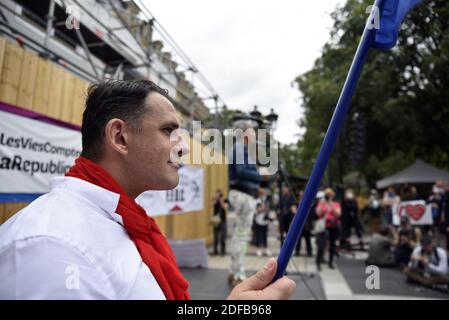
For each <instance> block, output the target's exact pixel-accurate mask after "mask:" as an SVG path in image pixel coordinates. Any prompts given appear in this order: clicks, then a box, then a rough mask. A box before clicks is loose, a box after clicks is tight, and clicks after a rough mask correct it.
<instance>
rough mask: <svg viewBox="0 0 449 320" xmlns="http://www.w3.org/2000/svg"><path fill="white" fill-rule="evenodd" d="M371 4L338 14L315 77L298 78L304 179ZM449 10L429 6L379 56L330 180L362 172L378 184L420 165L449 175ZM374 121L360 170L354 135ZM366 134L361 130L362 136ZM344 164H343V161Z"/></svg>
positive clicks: (356, 1) (361, 0) (366, 73)
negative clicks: (359, 120)
mask: <svg viewBox="0 0 449 320" xmlns="http://www.w3.org/2000/svg"><path fill="white" fill-rule="evenodd" d="M370 4H372V1H371V0H348V1H347V2H346V4H345V5H344V6H343V7H340V8H337V9H336V10H335V12H334V13H333V14H332V18H333V19H334V27H333V29H332V32H331V37H330V40H329V41H328V42H327V43H326V44H325V46H324V48H323V51H322V55H321V56H320V57H319V58H318V59H317V60H316V61H315V64H314V67H313V68H312V70H310V71H308V72H306V73H305V74H302V75H300V76H298V77H297V78H296V79H295V83H296V85H297V87H298V89H299V90H300V91H301V92H302V95H303V101H302V107H303V108H304V110H305V113H304V114H305V117H304V119H303V121H302V122H301V124H300V125H301V126H302V127H303V128H304V129H305V133H304V136H303V138H302V141H300V142H299V144H298V145H300V147H298V148H297V154H298V157H299V159H300V163H301V164H302V166H303V167H302V169H303V173H305V174H308V173H309V172H310V170H311V167H312V165H313V162H314V161H315V157H316V155H317V154H318V150H319V147H320V146H321V142H322V140H323V137H324V133H325V132H326V129H327V126H328V124H329V121H330V118H331V116H332V113H333V111H334V108H335V105H336V102H337V100H338V96H339V94H340V91H341V88H342V86H343V83H344V80H345V78H346V75H347V72H348V70H349V67H350V63H351V61H352V58H353V56H354V53H355V50H356V46H357V44H358V42H359V40H360V36H361V33H362V31H363V27H364V24H365V22H366V19H367V16H368V14H367V13H366V8H367V6H368V5H370ZM448 92H449V2H448V1H444V0H431V1H424V2H423V4H421V5H420V6H419V7H418V8H417V9H415V10H414V11H413V12H412V13H411V14H410V15H409V16H408V17H407V18H406V20H405V22H404V24H403V27H402V30H401V32H400V36H399V39H398V45H397V46H396V47H395V48H394V49H393V50H390V51H388V52H381V51H378V50H371V52H370V54H369V56H368V58H367V61H366V64H365V67H364V70H363V73H362V75H361V78H360V81H359V83H358V87H357V90H356V93H355V95H354V98H353V100H352V104H351V108H350V112H349V114H348V117H347V119H348V120H347V121H346V124H345V127H344V129H343V130H342V132H341V136H340V139H339V143H338V146H337V148H336V149H335V150H334V152H333V155H332V158H331V161H330V163H329V166H328V170H327V173H326V174H327V177H328V178H329V177H332V178H333V179H332V180H333V181H336V180H339V177H338V176H339V175H341V176H342V175H344V174H346V173H348V172H351V171H354V170H358V171H360V172H363V173H364V174H365V176H366V178H367V180H368V181H369V182H370V183H374V182H375V181H376V180H377V179H379V178H381V177H383V176H385V175H388V174H391V173H393V172H394V171H396V170H399V169H401V168H403V167H404V166H406V165H408V164H410V163H412V162H413V161H414V160H415V159H416V158H417V157H420V158H422V159H424V160H426V161H428V162H431V163H433V164H435V165H437V166H441V167H444V168H449V147H448V145H447V137H449V93H448ZM359 115H362V116H363V117H364V119H365V120H366V124H365V126H364V128H362V129H363V130H364V131H365V132H364V137H365V139H364V141H363V143H364V144H365V147H364V151H363V154H362V157H361V159H360V161H359V162H357V163H354V161H351V157H350V155H351V148H352V146H351V143H348V142H350V141H351V134H353V130H352V131H351V128H352V125H353V124H354V122H356V120H352V119H355V118H357V116H359ZM359 130H360V129H359ZM338 159H340V161H338Z"/></svg>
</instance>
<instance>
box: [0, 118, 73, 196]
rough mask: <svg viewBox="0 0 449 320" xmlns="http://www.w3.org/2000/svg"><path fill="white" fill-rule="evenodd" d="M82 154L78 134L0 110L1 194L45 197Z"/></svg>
mask: <svg viewBox="0 0 449 320" xmlns="http://www.w3.org/2000/svg"><path fill="white" fill-rule="evenodd" d="M80 153H81V133H80V132H79V131H77V130H71V129H68V128H63V127H60V126H58V125H54V124H50V123H46V122H43V121H40V120H34V119H30V118H28V117H24V116H21V115H17V114H14V113H10V112H6V111H1V110H0V193H46V192H48V191H49V189H50V188H49V181H50V179H51V178H52V177H54V176H60V175H63V174H64V173H65V171H66V170H67V169H68V168H69V167H70V166H71V165H72V164H73V163H74V161H75V158H76V157H78V156H79V154H80Z"/></svg>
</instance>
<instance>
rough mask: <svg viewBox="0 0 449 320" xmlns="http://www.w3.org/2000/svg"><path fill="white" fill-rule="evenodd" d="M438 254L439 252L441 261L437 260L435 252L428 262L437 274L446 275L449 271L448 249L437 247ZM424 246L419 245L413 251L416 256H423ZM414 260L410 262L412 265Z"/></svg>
mask: <svg viewBox="0 0 449 320" xmlns="http://www.w3.org/2000/svg"><path fill="white" fill-rule="evenodd" d="M436 254H438V258H439V261H438V262H437V261H435V258H434V254H433V253H432V255H431V257H430V261H429V264H428V268H429V271H430V272H431V273H433V274H436V275H446V274H447V273H448V267H447V254H446V250H444V249H443V248H440V247H436ZM421 255H422V246H417V247H416V248H415V249H414V250H413V253H412V256H414V257H421ZM411 265H412V262H410V266H411Z"/></svg>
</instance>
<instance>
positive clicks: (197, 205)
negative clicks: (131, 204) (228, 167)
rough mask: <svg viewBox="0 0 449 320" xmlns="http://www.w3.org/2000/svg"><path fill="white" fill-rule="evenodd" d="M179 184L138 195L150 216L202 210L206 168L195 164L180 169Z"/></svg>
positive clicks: (138, 201) (138, 199) (139, 200)
mask: <svg viewBox="0 0 449 320" xmlns="http://www.w3.org/2000/svg"><path fill="white" fill-rule="evenodd" d="M178 172H179V184H178V186H177V187H176V188H175V189H173V190H167V191H147V192H144V193H142V194H141V195H140V196H139V197H137V199H136V201H137V203H139V204H140V205H141V206H142V207H143V208H144V209H145V211H146V212H147V213H148V214H149V215H150V216H160V215H168V214H178V213H185V212H191V211H201V210H203V207H204V203H203V202H204V197H203V193H204V170H203V168H197V167H193V166H183V167H182V168H181V169H179V171H178Z"/></svg>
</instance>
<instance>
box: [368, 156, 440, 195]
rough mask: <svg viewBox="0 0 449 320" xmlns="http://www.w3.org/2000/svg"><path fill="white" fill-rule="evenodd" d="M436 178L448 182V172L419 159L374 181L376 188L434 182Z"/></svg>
mask: <svg viewBox="0 0 449 320" xmlns="http://www.w3.org/2000/svg"><path fill="white" fill-rule="evenodd" d="M437 180H443V181H446V182H449V172H447V171H444V170H442V169H439V168H437V167H434V166H432V165H430V164H428V163H426V162H424V161H422V160H421V159H418V160H416V161H415V163H413V164H412V165H411V166H409V167H407V168H405V169H404V170H402V171H399V172H398V173H395V174H393V175H391V176H389V177H386V178H384V179H382V180H379V181H377V182H376V186H377V188H378V189H383V188H386V187H389V186H392V185H395V184H402V183H434V182H435V181H437Z"/></svg>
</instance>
